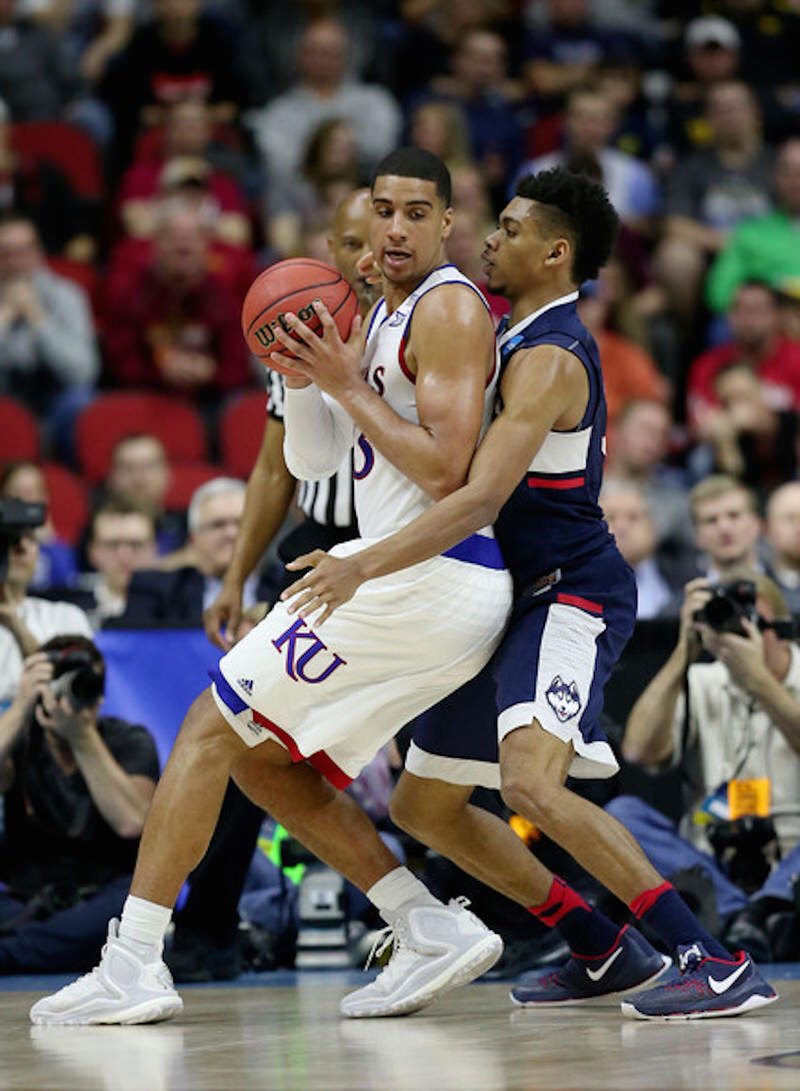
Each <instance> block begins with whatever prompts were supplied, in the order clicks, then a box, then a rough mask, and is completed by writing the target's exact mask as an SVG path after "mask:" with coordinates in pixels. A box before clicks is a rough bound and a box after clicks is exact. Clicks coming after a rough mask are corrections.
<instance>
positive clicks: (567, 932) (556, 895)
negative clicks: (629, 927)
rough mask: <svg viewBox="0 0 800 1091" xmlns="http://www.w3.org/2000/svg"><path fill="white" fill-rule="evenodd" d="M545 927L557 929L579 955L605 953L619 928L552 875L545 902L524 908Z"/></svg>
mask: <svg viewBox="0 0 800 1091" xmlns="http://www.w3.org/2000/svg"><path fill="white" fill-rule="evenodd" d="M528 912H529V913H533V915H534V917H537V918H538V919H539V920H540V921H541V922H542V924H545V925H547V927H548V928H557V929H558V931H559V933H560V935H562V936H563V937H564V939H565V940H566V941H567V943H568V944H569V945H570V949H571V950H572V951H573V952H574V953H575V954H576V955H580V956H581V957H582V958H597V957H598V956H599V955H604V954H606V953H607V952H608V951H609V950H610V949H611V948H612V947H613V946H614V943H615V941H616V939H617V936H618V935H619V931H620V930H619V927H618V926H617V925H616V924H614V923H613V922H612V921H610V920H609V919H608V917H606V916H605V915H604V914H603V913H600V912H599V911H598V910H596V909H593V908H592V906H590V905H588V904H587V903H586V902H585V901H584V900H583V898H582V897H581V896H580V894H578V892H577V891H576V890H573V889H572V887H570V886H567V884H566V883H565V882H564V881H563V880H562V879H559V878H558V876H555V875H554V876H553V885H552V886H551V887H550V892H549V894H548V895H547V899H546V901H544V902H543V903H542V904H541V905H532V906H530V907H529V909H528Z"/></svg>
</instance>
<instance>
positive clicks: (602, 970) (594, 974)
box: [586, 947, 622, 981]
mask: <svg viewBox="0 0 800 1091" xmlns="http://www.w3.org/2000/svg"><path fill="white" fill-rule="evenodd" d="M621 954H622V947H618V948H617V949H616V951H612V953H611V954H610V955H609V956H608V958H607V959H606V960H605V962H604V963H603V965H602V966H598V968H597V969H596V970H590V969H589V967H588V966H587V967H586V973H587V974H588V976H589V978H590V979H591V980H592V981H599V980H600V979H601V978H602V977H605V975H606V973H607V971H608V970H609V969H610V967H611V965H612V963H613V962H616V960H617V959H618V958H619V956H620V955H621Z"/></svg>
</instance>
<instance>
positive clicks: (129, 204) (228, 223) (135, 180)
mask: <svg viewBox="0 0 800 1091" xmlns="http://www.w3.org/2000/svg"><path fill="white" fill-rule="evenodd" d="M190 186H193V187H194V188H195V189H196V190H197V193H198V196H199V197H201V198H202V199H203V200H204V201H205V203H206V205H207V206H208V213H209V215H210V217H211V218H212V220H213V226H214V236H215V237H216V238H218V239H221V240H222V241H223V242H226V243H228V244H230V245H233V246H246V245H248V244H249V242H250V223H249V220H248V216H247V199H246V197H245V195H244V193H243V192H242V190H241V188H240V186H239V184H238V183H237V181H236V179H235V178H234V177H233V176H232V175H231V174H229V173H228V172H226V171H224V170H220V169H219V166H218V164H217V163H216V162H215V149H214V146H213V145H212V143H211V117H210V110H209V106H208V105H207V103H205V102H202V101H201V100H199V99H180V100H178V101H177V102H174V103H172V104H170V105H169V106H168V107H167V108H166V112H165V119H164V127H163V133H162V137H161V141H160V146H159V147H158V149H157V153H156V154H155V155H151V156H150V157H148V158H145V159H139V160H137V161H136V162H135V163H134V164H133V166H132V167H130V168H129V170H128V171H127V172H126V174H125V176H124V178H123V179H122V184H121V186H120V189H119V194H118V196H117V206H118V210H119V217H120V221H121V225H122V230H123V232H124V233H125V234H126V235H130V236H133V237H135V238H150V237H151V236H152V234H153V230H154V227H155V220H156V210H157V206H158V201H159V200H160V199H161V197H162V196H164V194H165V193H167V192H169V191H173V192H174V191H175V189H186V188H188V187H190Z"/></svg>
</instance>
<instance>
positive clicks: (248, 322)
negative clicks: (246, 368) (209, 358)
mask: <svg viewBox="0 0 800 1091" xmlns="http://www.w3.org/2000/svg"><path fill="white" fill-rule="evenodd" d="M315 299H321V300H322V302H323V303H324V304H325V306H326V307H327V308H328V310H329V311H330V314H331V316H332V318H333V320H334V322H335V323H336V326H337V329H338V330H339V335H340V337H341V338H342V340H346V339H347V336H348V334H349V333H350V326H351V323H352V321H353V319H354V318H355V316H356V314H358V300H357V299H356V294H355V292H354V291H353V289H352V288H351V287H350V285H349V284H348V283H347V281H346V280H345V279H344V277H343V276H342V275H341V273H340V272H339V271H338V269H335V268H334V267H333V266H332V265H327V264H326V263H325V262H324V261H316V260H315V259H314V258H289V259H288V260H287V261H279V262H278V263H277V264H276V265H271V266H270V267H269V269H265V270H264V272H263V273H261V274H259V276H257V277H256V279H255V280H254V281H253V283H252V284H251V285H250V288H249V290H248V292H247V295H246V296H245V300H244V304H243V306H242V332H243V333H244V337H245V340H246V341H247V346H248V348H249V349H250V351H251V352H252V353H253V355H254V356H256V357H258V359H259V360H261V361H262V363H264V364H266V366H267V367H271V368H275V369H276V370H277V371H282V372H284V374H286V375H293V374H296V372H294V371H293V370H292V368H291V367H289V366H288V361H289V360H293V359H295V357H294V356H292V354H291V353H290V352H287V351H286V349H284V347H283V345H282V344H281V343H280V341H279V340H278V339H277V338H276V336H275V327H276V326H277V325H278V324H279V323H280V324H281V325H282V320H283V316H284V314H286V313H287V312H291V313H293V314H296V315H297V317H298V318H299V319H300V321H301V322H305V324H306V325H307V326H309V327H310V328H311V329H312V330H313V331H314V332H315V333H319V332H320V331H321V330H322V323H321V322H320V320H319V316H318V315H317V314H316V312H315V311H314V306H313V301H314V300H315ZM273 352H279V353H281V355H283V356H284V357H285V358H286V360H287V366H286V367H282V366H281V365H280V364H278V363H276V362H275V361H274V360H272V359H271V354H272V353H273Z"/></svg>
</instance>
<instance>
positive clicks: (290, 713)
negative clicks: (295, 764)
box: [212, 534, 512, 787]
mask: <svg viewBox="0 0 800 1091" xmlns="http://www.w3.org/2000/svg"><path fill="white" fill-rule="evenodd" d="M371 544H372V542H371V541H370V540H368V539H362V538H359V539H356V540H354V541H352V542H345V543H343V544H341V545H337V546H335V547H334V548H333V549H332V550H331V554H332V555H333V556H339V557H343V556H348V555H349V554H351V553H354V552H357V551H358V550H360V549H365V548H366V547H367V546H369V545H371ZM459 558H460V559H459ZM511 601H512V585H511V578H510V576H509V574H508V572H507V571H506V570H505V568H504V567H503V562H502V558H501V555H500V550H499V547H498V546H497V543H496V542H495V541H494V539H491V538H486V537H483V536H481V535H477V534H476V535H472V537H471V538H468V539H466V541H465V542H462V543H460V544H459V546H457V547H455V549H453V550H452V551H450V555H449V556H440V557H434V558H432V559H431V560H429V561H424V562H423V563H422V564H418V565H414V566H413V567H411V568H407V569H405V570H404V571H402V572H396V573H393V574H391V575H389V576H383V577H381V578H379V579H376V580H371V581H369V582H367V583H364V584H362V585H361V587H359V589H358V591H357V592H356V594H355V595H354V596H353V598H352V599H351V600H350V601H349V602H347V603H345V604H344V605H342V606H340V607H339V608H338V609H337V610H336V612H335V613H334V614H333V615H332V616H331V617H330V618H328V620H327V621H326V622H325V624H324V625H322V626H321V627H319V628H315V627H314V615H313V614H312V615H311V616H310V618H309V619H306V618H305V617H303V616H301V615H298V614H289V613H288V611H287V609H286V606H285V605H284V604H283V603H280V602H279V603H277V604H276V605H275V606H274V607H273V609H272V610H271V612H270V613H269V614H268V615H267V616H266V617H265V618H264V620H263V621H262V622H261V623H260V624H259V625H257V626H256V628H255V629H253V630H252V631H251V632H250V633H248V635H247V636H246V637H244V639H243V640H241V641H240V642H239V643H238V644H236V645H235V646H234V647H233V648H232V649H231V650H230V651H229V652H228V653H227V655H225V656H223V658H222V659H221V660H220V663H219V671H218V672H217V673H215V675H214V684H213V686H212V693H213V696H214V699H215V701H216V703H217V706H218V708H219V710H220V712H221V713H222V715H223V716H224V717H225V719H226V720H227V722H228V723H229V724H230V726H231V727H232V728H233V729H234V731H236V732H237V734H238V735H239V736H240V737H241V738H242V739H244V741H245V742H246V743H247V744H248V745H249V746H257V745H258V744H259V743H261V742H264V741H265V740H267V739H269V738H272V739H275V740H277V741H278V742H280V743H282V744H283V745H284V746H285V747H286V748H287V749H288V750H289V751H290V753H291V754H292V757H293V758H294V759H295V760H296V761H302V760H308V761H309V762H310V763H311V764H312V765H314V766H315V767H317V768H318V769H319V770H320V772H322V773H323V774H324V775H325V776H326V777H327V779H328V780H330V781H331V783H333V784H335V785H336V786H337V787H346V786H347V784H348V783H349V782H350V781H351V780H352V779H354V778H355V777H356V776H358V774H359V772H360V771H361V769H362V768H363V767H364V766H365V765H366V764H368V763H369V762H370V761H371V760H372V758H373V757H374V756H375V754H376V753H377V752H378V750H379V749H380V748H381V747H382V746H383V745H384V744H385V743H386V742H388V740H389V739H391V738H392V737H393V736H394V735H395V734H396V733H397V732H398V731H399V730H400V728H401V727H402V726H403V725H404V724H406V723H408V722H409V721H410V720H413V719H414V717H415V716H417V715H418V714H419V713H420V712H423V711H424V710H425V709H426V708H430V707H431V705H434V704H436V703H437V702H438V701H440V700H441V699H442V698H443V697H445V696H446V695H447V694H448V693H451V692H452V691H453V690H455V689H457V688H458V687H459V686H461V685H462V684H463V683H464V682H466V681H467V680H468V679H469V678H472V677H473V675H475V674H477V673H478V671H479V670H480V669H481V668H482V667H483V666H484V664H485V663H486V662H487V661H488V660H489V658H490V656H491V654H492V652H493V651H494V649H495V648H496V647H497V645H498V643H499V641H500V638H501V637H502V635H503V630H504V628H505V625H506V622H507V620H508V616H509V612H510V609H511Z"/></svg>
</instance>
